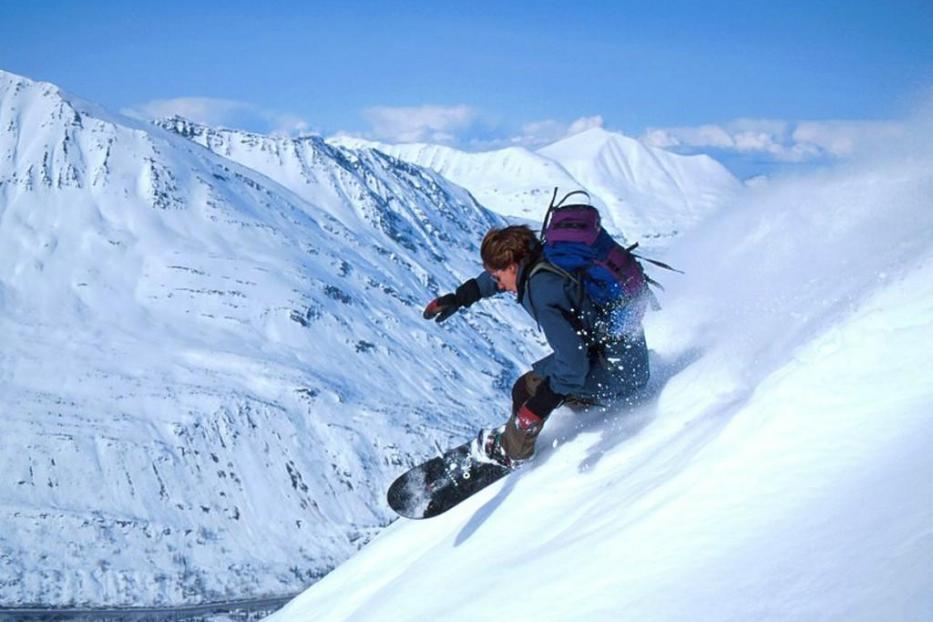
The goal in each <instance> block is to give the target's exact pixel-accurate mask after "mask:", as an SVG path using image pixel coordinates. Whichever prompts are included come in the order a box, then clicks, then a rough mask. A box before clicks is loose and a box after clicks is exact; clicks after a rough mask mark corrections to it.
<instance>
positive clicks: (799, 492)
mask: <svg viewBox="0 0 933 622" xmlns="http://www.w3.org/2000/svg"><path fill="white" fill-rule="evenodd" d="M931 128H933V123H929V122H927V123H925V124H919V125H918V126H917V127H916V128H915V129H916V132H915V133H914V135H915V136H916V144H915V145H913V147H912V148H911V149H909V150H908V149H907V147H906V145H901V146H900V148H901V149H902V150H903V151H902V152H901V153H899V154H897V155H893V156H889V157H886V158H885V159H880V158H879V159H875V160H873V161H868V162H860V163H853V164H850V165H846V167H845V168H840V169H838V170H836V171H832V172H821V173H818V174H814V175H812V176H810V177H802V178H799V179H788V180H783V181H777V182H774V183H772V184H769V185H767V186H763V187H760V188H751V189H746V190H745V191H743V194H742V195H741V197H740V199H741V200H740V201H738V202H737V204H736V206H735V207H732V208H729V209H728V210H726V211H724V212H722V213H721V214H720V216H719V217H717V218H715V219H713V220H710V221H707V222H706V223H704V224H702V225H700V226H699V228H698V229H696V230H695V231H693V232H692V233H691V234H688V235H686V236H684V237H683V238H682V239H680V240H678V243H677V244H676V246H672V247H671V261H674V262H676V263H677V264H678V265H681V266H684V267H685V268H686V269H687V271H688V277H686V278H684V279H680V280H677V281H675V282H672V283H671V284H670V287H669V291H668V295H667V296H666V299H667V301H668V302H667V305H666V307H667V308H666V310H665V312H664V313H661V314H656V315H653V316H650V322H649V324H648V326H647V334H648V340H649V344H650V345H651V347H652V349H653V352H652V360H653V377H652V381H651V383H650V386H649V387H648V389H647V390H646V391H645V392H644V393H643V394H642V395H640V396H639V399H638V400H636V403H634V404H632V405H630V406H627V407H626V408H624V409H620V410H618V411H615V412H592V413H589V414H584V415H573V414H571V413H569V412H566V411H564V410H558V411H557V412H556V413H555V414H554V415H553V416H552V417H553V418H552V420H550V421H549V423H548V424H547V426H546V427H545V429H544V432H543V433H542V438H541V440H540V441H539V447H540V448H541V449H540V452H539V455H538V457H537V459H536V461H535V463H534V464H533V465H531V466H530V467H529V468H526V469H525V470H523V471H521V472H519V473H517V474H513V475H512V476H510V477H508V478H506V479H505V480H502V481H500V482H498V483H496V484H495V485H493V486H492V487H490V488H489V489H487V490H485V491H483V492H482V493H480V494H478V495H477V496H475V497H473V498H472V499H470V500H468V501H467V502H465V503H463V504H462V505H461V506H458V507H457V508H454V509H453V510H451V511H450V512H449V513H447V514H444V515H441V516H439V517H437V518H432V519H429V520H425V521H405V520H400V521H399V522H397V523H395V524H394V525H392V526H391V527H390V528H388V529H387V530H386V531H385V532H383V533H382V534H380V535H379V536H378V537H377V538H376V539H375V540H374V541H373V542H371V543H370V544H369V545H367V546H366V547H365V548H364V549H363V550H362V551H360V552H359V553H358V554H357V555H356V556H354V557H353V558H352V559H351V560H350V561H348V562H347V563H345V564H343V565H342V566H341V567H340V568H338V569H337V570H336V571H334V572H333V573H331V574H330V575H328V576H327V577H326V578H325V579H324V580H322V581H321V582H320V583H318V584H316V585H315V586H313V587H312V588H310V589H309V590H308V591H307V592H306V593H305V594H303V595H302V596H300V597H298V598H297V599H295V600H294V601H293V602H292V603H291V604H289V605H288V606H287V607H286V608H284V609H283V610H282V611H280V612H279V613H278V614H276V615H275V616H273V617H272V618H270V620H273V621H274V622H293V621H299V620H301V621H304V620H312V619H313V620H318V621H325V620H354V621H356V622H362V621H364V620H384V619H386V617H387V616H389V617H391V618H392V619H399V620H412V621H415V620H418V621H420V620H425V621H426V620H439V619H443V620H464V621H471V622H472V621H474V620H486V619H501V620H555V621H556V620H560V621H564V620H567V621H570V620H588V621H591V620H598V621H607V622H608V621H614V620H623V619H624V620H629V619H630V620H640V621H675V620H677V621H680V620H711V621H713V620H715V621H726V620H735V621H746V620H787V621H789V620H846V621H853V620H859V621H860V620H865V621H874V620H917V621H920V620H930V619H933V588H931V583H930V578H931V576H933V532H931V525H933V480H931V478H930V476H929V475H930V473H931V472H933V453H931V452H930V449H929V448H930V446H931V444H933V375H931V374H930V369H933V235H931V232H933V211H931V210H930V209H929V197H930V196H933V174H931V171H933V152H931V150H930V145H931V144H933V141H931V140H930V138H931V136H933V132H931ZM568 165H569V163H568Z"/></svg>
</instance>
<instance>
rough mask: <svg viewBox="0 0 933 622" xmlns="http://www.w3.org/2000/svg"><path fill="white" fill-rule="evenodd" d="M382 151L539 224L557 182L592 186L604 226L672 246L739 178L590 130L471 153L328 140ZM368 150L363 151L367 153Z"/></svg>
mask: <svg viewBox="0 0 933 622" xmlns="http://www.w3.org/2000/svg"><path fill="white" fill-rule="evenodd" d="M328 142H329V143H330V144H334V145H341V146H344V147H348V148H353V149H356V150H364V149H377V150H379V151H381V152H383V153H388V154H390V155H393V156H395V157H397V158H399V159H402V160H405V161H408V162H413V163H415V164H418V165H420V166H424V167H427V168H430V169H432V170H435V171H437V172H438V173H440V174H441V175H443V176H444V177H446V178H447V179H450V180H451V181H453V182H454V183H456V184H458V185H460V186H463V187H464V188H467V189H468V190H469V191H470V192H471V194H473V196H475V197H476V198H477V200H478V201H479V202H480V203H482V204H483V205H486V206H487V207H489V208H491V209H493V210H495V211H496V212H498V213H500V214H502V215H504V216H509V217H518V218H524V219H528V220H531V221H532V222H535V223H537V222H540V220H541V219H542V218H543V216H544V213H545V211H546V210H547V206H548V204H549V202H550V199H551V195H552V192H553V188H554V187H555V186H556V187H558V188H560V189H561V190H562V191H563V192H569V191H570V190H576V189H584V190H587V191H588V192H589V193H590V195H591V196H592V198H593V202H594V204H595V205H596V206H598V207H599V208H600V210H601V213H602V214H603V220H604V223H605V225H606V226H607V228H608V229H609V230H610V231H612V232H614V233H615V234H616V235H618V236H619V237H622V238H626V239H630V240H641V241H643V242H644V243H646V244H648V245H653V246H656V247H657V246H667V245H668V244H669V243H670V241H671V239H672V238H674V237H676V236H677V235H678V234H680V233H683V232H685V231H687V230H689V229H690V228H692V227H693V226H695V225H696V224H698V223H699V222H701V221H702V220H703V219H705V218H706V217H708V216H709V215H710V214H712V213H713V212H714V211H716V210H717V209H719V208H720V207H721V206H723V205H725V204H727V203H728V202H729V200H730V199H731V198H732V197H733V196H734V195H735V193H736V192H737V191H738V190H739V188H740V185H741V184H740V183H739V182H738V180H736V179H735V177H733V176H732V174H731V173H729V172H728V171H727V170H726V169H725V167H723V166H722V165H721V164H719V163H718V162H716V161H715V160H713V159H712V158H710V157H709V156H705V155H700V156H682V155H677V154H674V153H670V152H667V151H664V150H662V149H657V148H654V147H649V146H647V145H644V144H643V143H641V142H639V141H637V140H635V139H632V138H629V137H627V136H624V135H622V134H618V133H613V132H607V131H606V130H603V129H601V128H592V129H589V130H587V131H585V132H581V133H579V134H576V135H573V136H570V137H568V138H565V139H563V140H560V141H558V142H556V143H553V144H551V145H548V146H547V147H545V148H543V149H540V150H538V151H537V152H532V151H529V150H527V149H524V148H521V147H509V148H507V149H501V150H498V151H487V152H479V153H468V152H464V151H460V150H457V149H453V148H450V147H443V146H439V145H429V144H402V145H388V144H384V143H377V142H371V141H365V140H361V139H357V138H351V137H345V136H344V137H335V138H331V139H328ZM362 152H363V151H361V153H362Z"/></svg>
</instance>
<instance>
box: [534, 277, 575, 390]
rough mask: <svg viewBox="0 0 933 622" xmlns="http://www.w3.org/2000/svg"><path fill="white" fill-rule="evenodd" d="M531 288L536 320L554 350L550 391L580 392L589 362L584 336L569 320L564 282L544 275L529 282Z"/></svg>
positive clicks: (548, 372)
mask: <svg viewBox="0 0 933 622" xmlns="http://www.w3.org/2000/svg"><path fill="white" fill-rule="evenodd" d="M529 288H530V291H529V295H531V296H532V298H531V302H532V305H533V307H534V312H535V319H537V321H538V323H539V324H540V326H541V329H542V330H543V331H544V336H545V338H547V342H548V345H550V346H551V349H552V350H553V351H554V354H553V355H551V356H550V357H549V358H550V361H549V364H548V366H547V374H546V375H547V377H548V379H549V380H550V384H551V390H553V391H554V392H555V393H559V394H561V395H564V396H567V395H573V394H575V393H578V392H579V391H580V390H581V389H582V388H583V385H584V383H585V382H586V377H587V374H588V373H589V371H590V361H589V354H588V352H587V347H586V344H585V343H584V341H583V337H582V336H581V335H579V334H578V333H577V330H576V329H575V328H574V327H573V324H571V322H570V320H569V319H568V318H569V317H571V316H570V314H571V313H572V311H571V302H570V300H569V297H568V296H567V294H566V293H565V291H564V288H563V279H560V278H559V277H558V278H557V279H556V280H555V279H550V278H549V275H544V274H542V275H541V276H540V277H535V282H534V283H529Z"/></svg>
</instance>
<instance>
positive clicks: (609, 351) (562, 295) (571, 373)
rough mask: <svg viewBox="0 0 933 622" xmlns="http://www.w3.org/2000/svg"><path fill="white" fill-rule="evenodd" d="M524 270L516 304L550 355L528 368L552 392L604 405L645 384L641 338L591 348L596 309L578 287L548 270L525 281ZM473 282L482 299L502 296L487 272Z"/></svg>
mask: <svg viewBox="0 0 933 622" xmlns="http://www.w3.org/2000/svg"><path fill="white" fill-rule="evenodd" d="M526 269H527V266H521V267H520V268H519V272H518V275H517V279H516V282H517V283H518V302H519V303H520V304H521V305H522V307H523V308H524V309H525V311H527V312H528V314H529V315H530V316H531V317H532V318H533V319H534V320H535V321H536V322H537V323H538V326H539V328H540V329H541V330H542V331H544V336H545V338H546V339H547V342H548V345H549V346H551V350H552V353H551V354H549V355H548V356H546V357H544V358H543V359H541V360H539V361H536V362H535V363H534V364H533V365H532V368H533V369H534V371H535V372H536V373H537V374H538V375H540V376H544V377H546V378H548V379H549V380H550V385H551V390H552V391H554V392H555V393H559V394H562V395H565V396H573V397H581V398H588V399H595V400H598V401H600V402H606V401H612V400H614V399H618V398H621V397H624V396H625V395H627V394H629V393H631V392H632V391H634V390H635V389H637V388H638V387H641V386H643V385H644V384H645V383H647V382H648V347H647V345H646V343H645V337H644V333H642V332H641V331H638V332H637V334H635V335H631V336H627V337H626V338H624V339H622V338H620V339H618V340H614V341H613V342H611V343H608V344H604V345H602V346H600V347H593V346H591V345H590V344H589V343H588V342H587V339H586V338H585V335H592V334H594V326H595V324H596V317H597V309H596V307H595V306H594V305H593V303H592V302H591V301H590V300H589V298H587V297H586V296H583V295H582V294H581V292H580V289H579V286H578V284H577V283H576V282H574V281H573V280H571V279H570V278H568V277H565V276H562V275H560V274H556V273H554V272H552V271H550V270H533V271H532V272H533V274H532V275H531V278H526V275H525V271H526ZM476 283H477V285H478V286H479V292H480V296H481V297H483V298H485V297H488V296H493V295H496V294H498V293H500V292H501V290H499V288H498V285H497V284H496V282H495V281H494V280H493V278H492V276H491V275H490V274H489V273H487V272H485V271H484V272H482V273H481V274H480V275H479V276H477V277H476ZM581 333H582V334H581Z"/></svg>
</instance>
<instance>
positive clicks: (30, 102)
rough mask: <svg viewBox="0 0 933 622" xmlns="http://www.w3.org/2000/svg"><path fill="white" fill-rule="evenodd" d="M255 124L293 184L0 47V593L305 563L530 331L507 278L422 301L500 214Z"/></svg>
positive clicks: (248, 586)
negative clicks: (502, 297) (516, 326)
mask: <svg viewBox="0 0 933 622" xmlns="http://www.w3.org/2000/svg"><path fill="white" fill-rule="evenodd" d="M173 129H175V128H173ZM178 129H179V130H184V129H185V128H183V127H180V128H178ZM188 130H191V132H193V131H194V130H193V129H192V128H188ZM182 133H184V132H182ZM189 133H190V132H189ZM240 139H242V141H243V142H244V143H245V142H248V141H252V140H254V139H255V137H252V136H248V135H247V136H243V137H240ZM257 140H258V139H257ZM263 145H264V146H268V147H270V148H272V147H273V146H275V145H272V143H269V144H266V143H263ZM278 146H280V147H281V148H282V149H283V150H287V149H291V151H288V154H290V156H295V159H287V158H286V159H283V161H285V160H287V161H288V162H290V163H295V165H296V166H297V163H298V159H299V158H300V159H301V164H302V167H303V168H300V169H295V170H292V169H288V170H287V171H285V172H283V173H282V175H283V176H288V175H294V179H293V178H292V177H288V179H284V178H283V184H284V183H285V182H289V183H291V182H292V181H295V183H294V184H292V185H294V186H295V187H296V190H295V191H292V190H290V189H289V188H287V187H286V186H285V185H283V184H280V183H277V182H276V181H274V180H273V179H271V178H270V177H269V176H267V175H263V174H262V173H261V172H257V171H255V170H252V169H250V168H247V167H245V166H242V165H240V164H237V163H235V162H234V161H233V160H231V159H228V158H225V157H221V156H219V155H217V154H215V153H212V152H211V151H210V150H208V149H205V148H203V147H201V146H199V145H197V144H195V143H194V142H192V141H191V140H189V139H188V138H186V137H184V136H179V135H178V133H177V132H169V131H166V130H164V129H161V128H158V127H155V126H152V125H150V124H142V123H138V122H135V121H133V120H130V119H125V118H122V117H119V116H116V115H112V114H110V113H108V112H106V111H104V110H101V109H100V108H99V107H98V106H96V105H94V104H92V103H89V102H85V101H83V100H81V99H80V98H77V97H74V96H72V95H70V94H67V93H63V92H62V91H60V90H59V89H58V88H57V87H55V86H54V85H51V84H46V83H40V82H33V81H31V80H28V79H26V78H22V77H20V76H16V75H13V74H10V73H6V72H0V343H2V348H0V387H2V388H0V422H2V426H3V434H2V435H0V473H2V474H3V477H2V478H0V606H15V605H24V604H39V605H97V606H108V605H109V606H113V605H140V606H142V605H156V604H175V603H186V602H187V603H191V602H201V601H204V600H220V599H223V598H230V597H236V598H245V597H249V596H254V595H260V596H261V595H269V594H282V593H290V592H293V591H296V590H298V589H301V588H303V587H306V586H307V585H308V584H310V583H311V582H313V581H314V580H315V579H316V578H318V577H320V576H322V575H323V574H324V573H326V572H327V571H329V570H330V569H331V568H332V567H334V566H335V565H336V564H337V563H339V562H340V561H342V560H344V559H346V558H347V557H348V556H350V555H351V554H352V553H353V552H355V551H356V550H357V548H358V547H359V546H360V545H362V544H363V543H364V542H366V541H367V540H368V539H369V538H370V537H371V536H372V534H374V533H375V532H377V531H378V530H380V529H381V528H382V527H383V526H384V525H386V524H387V523H388V522H389V520H390V518H391V515H390V511H389V510H388V508H386V507H385V506H384V505H383V503H382V490H384V489H385V488H386V487H387V486H388V484H389V483H390V482H391V480H392V478H393V477H394V476H395V474H396V472H397V471H398V470H399V469H400V468H404V467H405V466H406V465H410V464H412V463H413V461H414V460H417V459H420V458H423V457H424V456H426V455H427V454H429V453H430V452H431V451H433V445H434V443H441V444H448V443H450V442H451V441H452V440H453V439H460V438H462V437H463V436H465V435H468V434H470V433H472V431H473V430H474V429H475V427H476V426H477V425H478V424H480V423H482V422H492V421H495V420H497V419H498V418H499V417H500V416H501V415H500V413H499V412H498V411H497V408H498V405H499V404H500V403H501V396H502V394H503V393H504V392H505V391H506V390H507V388H508V386H510V384H511V382H512V380H513V379H514V378H515V377H516V376H517V375H518V374H519V373H520V370H521V368H522V367H523V366H524V362H525V361H527V360H529V359H531V358H533V357H534V356H536V355H538V354H540V352H541V345H540V343H539V342H538V341H536V338H535V337H534V336H533V335H532V329H531V328H527V329H526V331H525V333H526V334H524V335H522V334H521V333H519V332H516V331H512V330H507V329H506V326H507V324H511V323H515V322H516V321H517V318H518V317H519V314H518V311H517V310H516V309H513V308H511V307H509V306H507V305H505V304H494V305H493V306H492V307H488V308H487V309H486V311H485V312H484V313H482V314H478V315H473V316H471V317H470V318H469V319H463V318H455V319H452V320H451V321H450V322H448V323H447V324H445V325H444V327H443V329H442V330H439V329H438V328H437V327H435V326H434V325H433V324H429V323H427V322H424V321H423V320H422V319H421V309H422V306H423V304H424V303H425V302H426V300H427V299H429V298H430V297H431V296H433V295H435V294H436V293H438V292H444V291H449V290H450V289H451V288H452V287H454V286H455V285H456V284H458V283H459V282H460V281H461V280H462V279H463V278H465V277H468V276H473V275H474V274H475V273H476V271H478V269H479V268H478V265H477V259H476V254H477V244H478V241H479V240H480V239H481V236H482V234H483V233H484V232H485V231H486V230H487V229H488V228H489V227H490V226H492V225H495V224H501V223H502V220H501V219H500V218H499V217H497V216H495V215H494V214H492V213H490V212H488V211H486V210H485V209H483V208H482V207H480V206H479V205H477V204H476V203H475V201H473V200H472V198H471V197H470V196H469V195H468V193H466V192H465V191H464V190H462V189H461V188H458V187H456V186H453V185H452V184H449V183H448V182H446V181H445V180H443V179H442V178H440V177H439V176H438V175H436V174H435V173H432V172H430V171H427V170H424V169H421V168H418V167H416V166H413V165H411V164H408V163H404V162H400V161H397V160H394V159H393V158H390V157H389V156H385V155H382V154H365V155H360V154H355V153H352V152H348V151H345V150H342V149H338V148H335V147H331V146H328V145H325V144H323V143H322V142H320V141H315V140H307V141H296V142H294V143H289V144H284V143H283V144H281V145H278ZM283 153H284V152H283ZM283 158H284V155H283ZM256 166H257V167H259V163H256ZM270 174H271V173H270ZM303 176H304V177H303ZM296 180H301V184H300V188H299V183H298V181H296ZM298 189H300V190H301V192H300V193H299V192H298ZM425 360H430V361H431V364H430V365H426V364H425ZM451 386H456V387H457V392H456V393H452V392H451V390H450V387H451ZM388 387H391V391H388V390H387V388H388Z"/></svg>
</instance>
